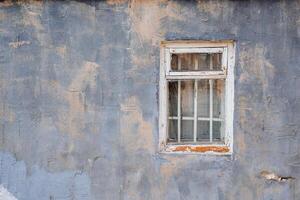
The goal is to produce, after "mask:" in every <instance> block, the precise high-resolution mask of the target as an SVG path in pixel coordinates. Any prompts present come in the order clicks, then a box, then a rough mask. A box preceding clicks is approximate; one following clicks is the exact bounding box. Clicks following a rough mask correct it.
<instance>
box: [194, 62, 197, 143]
mask: <svg viewBox="0 0 300 200" xmlns="http://www.w3.org/2000/svg"><path fill="white" fill-rule="evenodd" d="M194 59H195V60H194V61H195V70H197V69H198V59H197V57H196V56H195V57H194ZM197 102H198V81H197V80H195V82H194V142H197V124H198V123H197V117H198V113H197V111H198V109H197Z"/></svg>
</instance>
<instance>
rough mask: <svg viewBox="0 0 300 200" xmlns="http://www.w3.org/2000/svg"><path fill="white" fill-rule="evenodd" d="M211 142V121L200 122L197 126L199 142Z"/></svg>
mask: <svg viewBox="0 0 300 200" xmlns="http://www.w3.org/2000/svg"><path fill="white" fill-rule="evenodd" d="M208 140H209V121H198V124H197V141H208Z"/></svg>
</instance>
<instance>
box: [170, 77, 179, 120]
mask: <svg viewBox="0 0 300 200" xmlns="http://www.w3.org/2000/svg"><path fill="white" fill-rule="evenodd" d="M177 103H178V82H177V81H173V82H169V116H177Z"/></svg>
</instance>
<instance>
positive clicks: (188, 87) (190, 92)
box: [181, 81, 194, 117]
mask: <svg viewBox="0 0 300 200" xmlns="http://www.w3.org/2000/svg"><path fill="white" fill-rule="evenodd" d="M181 114H182V116H183V117H192V116H194V81H181Z"/></svg>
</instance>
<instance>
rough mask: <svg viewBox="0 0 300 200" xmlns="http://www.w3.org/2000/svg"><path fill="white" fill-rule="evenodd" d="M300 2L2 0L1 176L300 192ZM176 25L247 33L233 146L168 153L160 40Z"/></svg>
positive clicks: (208, 32) (176, 32)
mask: <svg viewBox="0 0 300 200" xmlns="http://www.w3.org/2000/svg"><path fill="white" fill-rule="evenodd" d="M299 13H300V2H299V1H292V0H290V1H288V0H286V1H164V0H161V1H148V0H147V1H146V0H145V1H142V0H132V1H130V2H128V1H122V0H110V1H107V2H105V1H51V0H48V1H45V2H42V1H13V2H11V1H4V2H0V123H1V124H0V152H1V153H0V184H2V185H3V186H4V187H5V188H6V189H7V190H8V191H9V192H10V193H12V194H13V195H14V196H15V197H16V198H18V199H19V200H44V199H45V200H46V199H47V200H56V199H57V200H58V199H66V200H67V199H80V200H85V199H97V200H98V199H108V200H113V199H124V200H140V199H155V200H156V199H170V200H177V199H178V200H179V199H188V200H191V199H219V200H226V199H228V200H229V199H230V200H231V199H244V200H252V199H278V200H282V199H300V182H299V179H300V135H299V124H300V114H299V113H300V90H299V86H300V78H299V77H300V67H299V64H300V56H299V54H300V28H299V27H300V15H299ZM175 39H234V40H236V42H237V52H236V68H235V80H236V81H235V113H234V116H235V120H234V154H233V156H232V157H222V156H195V155H160V154H158V153H157V146H158V79H159V43H160V41H161V40H175ZM263 170H267V171H272V172H275V173H277V174H281V175H287V176H293V177H294V178H296V179H292V180H288V181H286V182H283V183H279V182H271V181H267V180H265V179H263V178H261V177H260V176H259V174H260V172H261V171H263Z"/></svg>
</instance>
